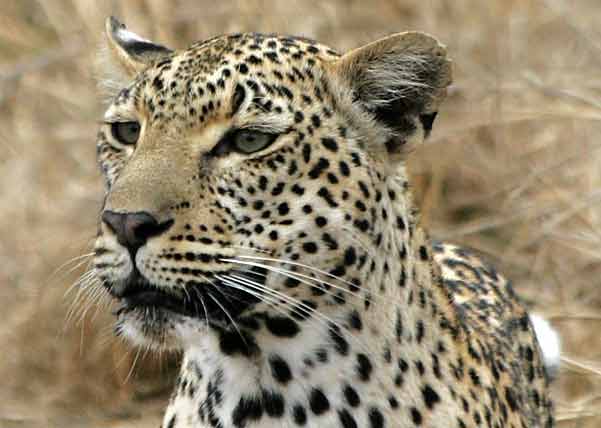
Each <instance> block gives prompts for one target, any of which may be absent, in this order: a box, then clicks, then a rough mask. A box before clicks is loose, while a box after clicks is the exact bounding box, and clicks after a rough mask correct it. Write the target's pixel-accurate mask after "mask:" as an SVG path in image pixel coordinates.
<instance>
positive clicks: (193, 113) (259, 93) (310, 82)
mask: <svg viewBox="0 0 601 428" xmlns="http://www.w3.org/2000/svg"><path fill="white" fill-rule="evenodd" d="M336 58H338V54H337V53H336V52H335V51H334V50H332V49H331V48H329V47H327V46H325V45H322V44H319V43H317V42H315V41H312V40H310V39H306V38H300V37H284V36H278V35H265V34H260V33H245V34H233V35H225V36H219V37H216V38H213V39H210V40H207V41H203V42H197V43H194V44H192V45H191V46H190V47H189V48H187V49H185V50H181V51H176V52H173V53H171V54H170V55H167V56H165V57H163V58H160V59H159V60H157V61H156V62H154V63H153V64H151V65H150V66H149V67H148V68H147V69H145V70H144V71H143V72H142V73H140V74H139V75H138V76H137V77H136V78H135V80H134V81H133V82H132V83H131V84H130V85H129V86H128V87H126V88H125V89H123V90H121V91H120V93H119V94H118V95H117V96H116V97H115V99H114V101H113V103H112V105H111V106H110V108H109V109H108V111H107V114H106V116H107V117H112V116H118V117H119V116H123V115H127V114H131V113H132V112H133V111H135V112H136V113H137V114H141V115H144V116H146V119H148V120H149V121H151V122H153V123H162V125H163V127H167V126H169V127H171V126H173V122H174V121H176V122H180V123H179V126H182V127H193V126H199V125H200V124H203V123H205V122H207V120H208V119H210V118H212V117H215V116H218V115H219V114H223V115H225V116H227V115H228V113H231V109H232V105H231V102H230V100H229V99H227V97H231V96H232V92H233V90H234V87H235V86H236V85H242V87H244V88H245V89H248V90H249V92H250V93H252V96H253V98H252V100H251V103H252V104H253V107H254V108H255V110H257V114H259V113H262V114H263V115H265V114H269V113H275V114H282V113H283V112H290V110H292V102H293V101H294V102H296V103H299V102H303V103H305V104H310V103H311V102H312V97H311V96H310V95H309V94H311V95H312V94H313V93H314V90H311V91H309V90H310V88H314V86H315V83H314V82H315V81H316V80H319V79H320V78H321V76H322V73H321V67H322V65H323V63H324V62H327V61H331V60H334V59H336ZM301 94H303V95H301ZM315 95H317V98H320V97H319V95H320V94H315ZM295 98H296V99H295ZM274 100H279V101H280V102H279V103H277V102H276V103H275V104H274ZM167 122H169V125H166V123H167ZM158 126H159V127H160V126H161V125H158ZM177 130H178V131H181V129H179V128H177Z"/></svg>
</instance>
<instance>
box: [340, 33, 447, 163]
mask: <svg viewBox="0 0 601 428" xmlns="http://www.w3.org/2000/svg"><path fill="white" fill-rule="evenodd" d="M333 66H334V72H335V74H336V75H337V76H338V78H340V79H342V81H343V82H344V85H345V86H346V87H350V89H351V95H352V98H353V102H354V103H358V104H359V105H360V106H361V108H362V109H363V110H364V111H367V112H368V113H369V114H371V116H372V118H373V119H375V121H376V123H377V124H378V125H379V126H380V127H382V128H384V129H385V130H387V131H388V132H387V133H386V139H385V140H386V141H385V142H384V144H385V147H386V150H387V152H388V154H389V155H391V156H393V158H394V157H395V155H397V156H400V155H402V154H404V153H405V152H406V151H408V150H410V149H412V148H413V147H415V145H417V144H418V143H421V142H422V141H423V140H424V139H425V138H426V137H427V136H428V135H429V133H430V131H431V129H432V124H433V122H434V119H435V117H436V114H437V112H438V107H439V105H440V103H441V102H442V101H443V100H444V98H445V96H446V88H447V86H449V85H450V84H451V82H452V67H451V61H450V60H449V59H448V58H447V57H446V49H445V47H444V46H443V45H441V44H440V43H439V42H438V41H437V40H436V39H435V38H434V37H432V36H430V35H427V34H424V33H420V32H406V33H399V34H394V35H391V36H389V37H385V38H383V39H380V40H377V41H375V42H373V43H370V44H368V45H365V46H363V47H360V48H358V49H355V50H352V51H350V52H348V53H346V54H345V55H343V56H342V57H340V58H339V59H338V60H336V61H335V63H334V64H333Z"/></svg>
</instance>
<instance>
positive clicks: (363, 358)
mask: <svg viewBox="0 0 601 428" xmlns="http://www.w3.org/2000/svg"><path fill="white" fill-rule="evenodd" d="M356 369H357V374H358V375H359V378H360V379H361V380H362V381H364V382H367V381H368V380H369V377H370V376H371V372H372V370H373V367H372V365H371V361H369V358H368V357H367V355H365V354H357V366H356Z"/></svg>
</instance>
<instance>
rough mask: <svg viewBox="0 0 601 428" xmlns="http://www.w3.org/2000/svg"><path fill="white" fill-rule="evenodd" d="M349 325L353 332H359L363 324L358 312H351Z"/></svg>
mask: <svg viewBox="0 0 601 428" xmlns="http://www.w3.org/2000/svg"><path fill="white" fill-rule="evenodd" d="M349 324H350V325H351V327H352V328H354V329H355V330H361V329H362V328H363V323H362V322H361V316H359V312H358V311H357V310H353V311H352V312H351V313H350V314H349Z"/></svg>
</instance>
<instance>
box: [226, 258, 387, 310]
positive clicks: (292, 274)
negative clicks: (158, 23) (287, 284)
mask: <svg viewBox="0 0 601 428" xmlns="http://www.w3.org/2000/svg"><path fill="white" fill-rule="evenodd" d="M245 258H251V259H253V257H245ZM256 259H257V260H262V259H263V258H261V257H258V258H256ZM222 260H224V261H227V262H230V263H238V264H241V265H247V266H255V267H260V268H263V269H266V270H269V271H271V272H275V273H279V274H281V275H284V276H288V277H290V278H293V279H296V280H297V281H299V282H301V283H303V284H305V285H308V286H310V287H313V288H317V289H319V290H321V291H322V292H324V293H326V294H329V295H331V296H333V297H335V298H336V297H337V296H336V294H334V293H332V292H331V291H329V290H326V289H323V288H322V287H319V284H314V283H311V282H307V281H303V280H302V279H299V278H304V279H306V280H309V281H315V282H317V283H320V284H326V285H328V286H330V287H331V288H333V289H336V290H338V291H341V292H343V293H346V294H348V295H350V296H353V297H355V298H357V299H362V300H368V301H370V302H371V301H373V297H371V296H369V295H367V294H359V293H356V292H354V291H352V290H348V289H347V288H344V287H341V286H339V285H336V284H332V283H331V282H328V281H323V280H321V279H318V278H313V277H311V276H308V275H304V274H302V273H299V272H294V271H291V270H288V269H284V268H280V267H274V266H270V265H266V264H262V263H256V262H244V261H240V260H236V259H222ZM269 260H275V259H269ZM280 263H284V264H285V263H288V262H283V261H280ZM330 276H332V277H334V278H337V277H336V276H334V275H330ZM344 282H345V283H346V284H350V285H351V286H352V287H353V288H356V287H357V285H355V284H353V283H350V282H348V281H344ZM375 298H378V299H382V300H385V299H384V297H383V296H379V295H376V296H375Z"/></svg>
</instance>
